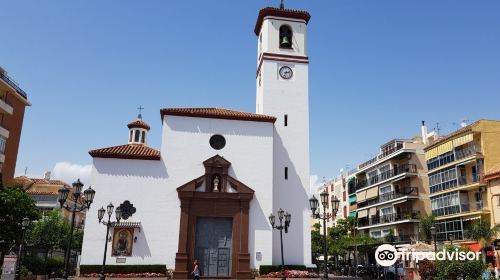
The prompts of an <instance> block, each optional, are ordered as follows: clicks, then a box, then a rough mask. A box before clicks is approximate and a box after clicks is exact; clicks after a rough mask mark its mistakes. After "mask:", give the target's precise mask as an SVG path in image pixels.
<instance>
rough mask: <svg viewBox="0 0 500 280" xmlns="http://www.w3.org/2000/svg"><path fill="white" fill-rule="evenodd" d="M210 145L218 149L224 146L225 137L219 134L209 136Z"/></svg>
mask: <svg viewBox="0 0 500 280" xmlns="http://www.w3.org/2000/svg"><path fill="white" fill-rule="evenodd" d="M210 146H212V148H214V149H216V150H220V149H222V148H224V146H226V138H224V136H222V135H220V134H216V135H213V136H212V137H210Z"/></svg>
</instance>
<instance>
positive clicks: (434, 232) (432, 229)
mask: <svg viewBox="0 0 500 280" xmlns="http://www.w3.org/2000/svg"><path fill="white" fill-rule="evenodd" d="M431 235H432V238H433V239H434V252H437V241H436V227H435V226H432V227H431Z"/></svg>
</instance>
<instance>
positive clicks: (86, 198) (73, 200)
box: [58, 179, 95, 279]
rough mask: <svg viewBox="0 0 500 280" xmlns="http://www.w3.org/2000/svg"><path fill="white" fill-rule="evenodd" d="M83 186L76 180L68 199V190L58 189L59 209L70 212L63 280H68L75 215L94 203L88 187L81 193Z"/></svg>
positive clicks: (93, 194)
mask: <svg viewBox="0 0 500 280" xmlns="http://www.w3.org/2000/svg"><path fill="white" fill-rule="evenodd" d="M82 189H83V184H82V182H80V179H78V180H77V181H76V182H74V183H73V187H72V188H71V194H72V195H71V197H70V198H68V196H69V194H70V188H66V187H63V188H61V189H59V191H58V192H59V203H60V205H61V209H62V208H64V209H66V210H67V211H69V212H71V230H70V233H69V240H68V247H67V248H66V254H65V256H64V274H63V278H64V279H68V276H69V258H70V255H71V245H72V243H73V230H74V228H75V214H76V213H79V212H83V211H86V210H87V209H89V208H90V205H91V204H92V202H93V201H94V196H95V191H94V190H93V189H92V188H91V187H89V188H88V189H86V190H85V191H84V192H83V196H82Z"/></svg>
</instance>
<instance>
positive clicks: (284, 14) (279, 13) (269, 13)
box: [254, 7, 311, 36]
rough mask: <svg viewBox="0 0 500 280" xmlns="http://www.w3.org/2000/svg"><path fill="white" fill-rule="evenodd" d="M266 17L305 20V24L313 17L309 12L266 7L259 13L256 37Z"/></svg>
mask: <svg viewBox="0 0 500 280" xmlns="http://www.w3.org/2000/svg"><path fill="white" fill-rule="evenodd" d="M266 17H279V18H287V19H296V20H303V21H304V22H305V24H307V23H308V22H309V20H310V19H311V15H310V14H309V13H308V12H307V11H301V10H290V9H279V8H274V7H266V8H264V9H261V10H260V11H259V16H258V18H257V22H256V23H255V29H254V32H255V35H257V36H259V33H260V29H261V27H262V22H263V21H264V19H265V18H266Z"/></svg>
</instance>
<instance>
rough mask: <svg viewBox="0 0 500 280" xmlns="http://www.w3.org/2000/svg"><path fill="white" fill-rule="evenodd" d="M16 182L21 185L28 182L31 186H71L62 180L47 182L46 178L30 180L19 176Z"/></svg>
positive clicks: (15, 179)
mask: <svg viewBox="0 0 500 280" xmlns="http://www.w3.org/2000/svg"><path fill="white" fill-rule="evenodd" d="M14 182H16V183H21V184H22V182H27V183H31V184H46V185H57V186H59V185H63V186H69V185H68V184H67V183H65V182H63V181H61V180H47V179H45V178H28V177H26V176H19V177H16V178H14Z"/></svg>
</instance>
